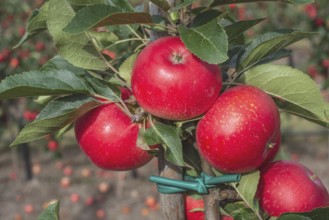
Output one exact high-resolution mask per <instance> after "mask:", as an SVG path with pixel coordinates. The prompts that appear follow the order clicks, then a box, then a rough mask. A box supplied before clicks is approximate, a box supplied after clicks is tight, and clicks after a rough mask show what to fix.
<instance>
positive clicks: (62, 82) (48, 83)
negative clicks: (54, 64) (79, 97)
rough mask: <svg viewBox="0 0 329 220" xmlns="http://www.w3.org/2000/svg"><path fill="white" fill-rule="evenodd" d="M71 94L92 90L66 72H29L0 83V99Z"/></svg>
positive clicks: (90, 91) (89, 92)
mask: <svg viewBox="0 0 329 220" xmlns="http://www.w3.org/2000/svg"><path fill="white" fill-rule="evenodd" d="M72 93H82V94H91V93H92V90H91V88H90V86H89V84H87V83H86V82H85V80H84V79H83V78H81V76H78V75H77V74H75V73H72V72H70V71H68V70H53V71H49V72H40V71H30V72H25V73H22V74H16V75H12V76H9V77H7V78H5V79H4V80H2V81H1V83H0V99H15V98H19V97H29V96H48V95H65V94H72Z"/></svg>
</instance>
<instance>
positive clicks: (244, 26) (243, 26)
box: [224, 18, 265, 43]
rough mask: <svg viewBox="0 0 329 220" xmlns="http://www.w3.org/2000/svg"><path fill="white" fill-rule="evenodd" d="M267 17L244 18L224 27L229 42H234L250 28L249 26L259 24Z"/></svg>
mask: <svg viewBox="0 0 329 220" xmlns="http://www.w3.org/2000/svg"><path fill="white" fill-rule="evenodd" d="M264 20H265V18H260V19H255V20H244V21H239V22H236V23H234V24H231V25H228V26H226V27H225V28H224V29H225V31H226V34H227V37H228V42H229V43H232V42H234V41H235V40H236V39H237V38H239V37H240V36H242V34H243V32H245V31H246V30H248V29H249V28H251V27H253V26H255V25H257V24H259V23H260V22H262V21H264Z"/></svg>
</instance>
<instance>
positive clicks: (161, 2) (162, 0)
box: [149, 0, 170, 12]
mask: <svg viewBox="0 0 329 220" xmlns="http://www.w3.org/2000/svg"><path fill="white" fill-rule="evenodd" d="M149 1H150V2H152V3H153V4H155V5H156V6H158V7H159V8H161V9H162V10H163V11H165V12H166V11H168V10H169V9H170V5H169V4H168V2H167V0H149Z"/></svg>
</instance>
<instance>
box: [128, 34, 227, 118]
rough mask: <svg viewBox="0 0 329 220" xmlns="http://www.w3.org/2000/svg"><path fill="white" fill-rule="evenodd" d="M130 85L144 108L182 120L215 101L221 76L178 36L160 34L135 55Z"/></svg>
mask: <svg viewBox="0 0 329 220" xmlns="http://www.w3.org/2000/svg"><path fill="white" fill-rule="evenodd" d="M131 86H132V90H133V94H134V96H135V97H136V100H137V101H138V103H139V104H140V106H141V107H142V108H143V109H144V110H145V111H147V112H149V113H151V114H153V115H155V116H158V117H160V118H165V119H169V120H185V119H190V118H193V117H196V116H199V115H201V114H203V113H204V112H206V111H207V110H208V109H209V107H210V106H211V105H212V104H213V103H214V102H215V101H216V99H217V97H218V95H219V92H220V89H221V87H222V76H221V71H220V69H219V67H218V66H217V65H212V64H208V63H206V62H203V61H202V60H200V59H199V58H197V57H196V56H195V55H193V54H192V53H191V52H190V51H189V50H187V48H186V47H185V45H184V43H183V42H182V41H181V39H180V38H179V37H164V38H160V39H158V40H156V41H154V42H152V43H150V44H149V45H148V46H146V47H145V49H144V50H143V51H142V52H141V53H140V54H139V55H138V57H137V59H136V61H135V64H134V68H133V72H132V82H131Z"/></svg>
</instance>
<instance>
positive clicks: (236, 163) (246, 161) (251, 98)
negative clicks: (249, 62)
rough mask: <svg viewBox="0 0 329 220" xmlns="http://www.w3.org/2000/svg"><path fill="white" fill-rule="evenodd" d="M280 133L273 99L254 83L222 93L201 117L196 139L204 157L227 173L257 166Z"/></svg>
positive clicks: (239, 171)
mask: <svg viewBox="0 0 329 220" xmlns="http://www.w3.org/2000/svg"><path fill="white" fill-rule="evenodd" d="M279 132H280V115H279V111H278V108H277V106H276V104H275V102H274V101H273V100H272V98H271V97H270V96H269V95H267V94H266V93H265V92H264V91H262V90H261V89H258V88H256V87H254V86H248V85H240V86H236V87H233V88H231V89H228V90H227V91H225V92H224V93H222V94H221V95H220V96H219V98H218V99H217V101H216V102H215V104H214V105H213V106H212V107H211V108H210V109H209V110H208V112H207V113H206V114H205V116H204V117H203V118H202V119H201V120H200V122H199V123H198V125H197V129H196V140H197V146H198V148H199V151H200V154H201V156H202V157H203V158H204V159H205V160H206V161H208V163H210V165H212V166H213V167H214V168H216V169H218V170H219V171H221V172H224V173H246V172H250V171H253V170H255V169H256V168H258V167H259V166H260V165H261V164H262V163H263V162H264V160H265V159H266V158H267V156H268V154H269V153H270V151H271V149H273V148H271V147H270V146H271V145H272V144H273V143H275V141H276V139H277V135H278V134H279Z"/></svg>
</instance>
